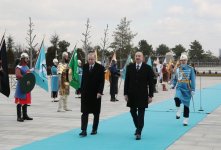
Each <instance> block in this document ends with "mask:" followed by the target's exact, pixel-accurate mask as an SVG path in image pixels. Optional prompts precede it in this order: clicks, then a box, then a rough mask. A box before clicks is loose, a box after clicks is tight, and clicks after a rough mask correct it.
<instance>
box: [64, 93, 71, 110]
mask: <svg viewBox="0 0 221 150" xmlns="http://www.w3.org/2000/svg"><path fill="white" fill-rule="evenodd" d="M64 110H65V111H72V110H71V109H69V108H68V98H67V96H65V98H64Z"/></svg>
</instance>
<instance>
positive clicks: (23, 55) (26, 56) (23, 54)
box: [20, 53, 29, 59]
mask: <svg viewBox="0 0 221 150" xmlns="http://www.w3.org/2000/svg"><path fill="white" fill-rule="evenodd" d="M22 58H29V56H28V54H27V53H22V54H21V58H20V59H22Z"/></svg>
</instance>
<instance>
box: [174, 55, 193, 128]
mask: <svg viewBox="0 0 221 150" xmlns="http://www.w3.org/2000/svg"><path fill="white" fill-rule="evenodd" d="M174 87H176V95H175V98H174V100H175V104H176V107H177V113H176V119H180V115H181V108H180V104H181V103H182V104H183V105H184V113H183V117H184V120H183V125H184V126H187V125H188V120H189V105H190V101H191V98H192V96H193V95H194V93H195V73H194V69H193V68H192V67H191V66H189V65H187V56H186V55H185V54H182V55H181V56H180V66H179V67H178V68H177V69H176V70H175V77H174V79H173V82H172V85H171V88H174Z"/></svg>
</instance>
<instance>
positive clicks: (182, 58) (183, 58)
mask: <svg viewBox="0 0 221 150" xmlns="http://www.w3.org/2000/svg"><path fill="white" fill-rule="evenodd" d="M180 60H188V58H187V55H185V54H182V55H181V56H180Z"/></svg>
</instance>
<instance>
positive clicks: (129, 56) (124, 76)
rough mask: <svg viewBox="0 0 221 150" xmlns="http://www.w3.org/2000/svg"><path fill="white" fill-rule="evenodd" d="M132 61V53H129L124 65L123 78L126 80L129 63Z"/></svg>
mask: <svg viewBox="0 0 221 150" xmlns="http://www.w3.org/2000/svg"><path fill="white" fill-rule="evenodd" d="M130 63H131V55H130V54H129V55H128V57H127V61H126V63H125V65H124V68H123V72H122V79H123V80H125V78H126V71H127V65H129V64H130Z"/></svg>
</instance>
